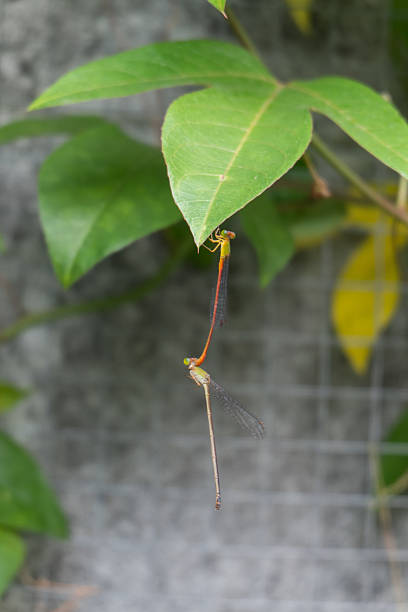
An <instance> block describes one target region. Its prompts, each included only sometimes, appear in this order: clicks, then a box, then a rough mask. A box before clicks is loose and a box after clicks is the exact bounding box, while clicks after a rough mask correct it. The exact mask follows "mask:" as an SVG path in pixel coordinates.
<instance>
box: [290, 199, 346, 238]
mask: <svg viewBox="0 0 408 612" xmlns="http://www.w3.org/2000/svg"><path fill="white" fill-rule="evenodd" d="M298 200H300V198H299V192H295V193H294V194H293V197H292V199H291V202H287V205H282V206H280V207H279V212H280V215H281V217H282V218H283V219H284V220H285V222H286V223H287V225H288V226H289V229H290V233H291V234H292V236H293V239H294V241H295V244H296V246H297V247H299V248H303V247H308V246H314V245H316V244H320V242H321V241H322V240H324V239H325V238H327V237H328V236H331V235H332V234H333V233H334V232H335V231H337V230H339V229H340V227H341V226H342V224H343V222H344V220H345V218H346V207H345V205H344V202H340V201H337V200H333V199H332V198H325V199H324V200H318V201H317V202H315V201H312V200H307V201H305V200H304V198H303V201H298Z"/></svg>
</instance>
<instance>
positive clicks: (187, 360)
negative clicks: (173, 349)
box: [183, 357, 197, 370]
mask: <svg viewBox="0 0 408 612" xmlns="http://www.w3.org/2000/svg"><path fill="white" fill-rule="evenodd" d="M196 361H197V360H196V359H195V358H194V357H184V360H183V363H184V365H186V366H188V369H189V370H191V368H194V366H195V364H196Z"/></svg>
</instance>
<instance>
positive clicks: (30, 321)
mask: <svg viewBox="0 0 408 612" xmlns="http://www.w3.org/2000/svg"><path fill="white" fill-rule="evenodd" d="M189 249H190V240H185V241H183V242H181V243H180V244H179V246H178V248H177V249H176V251H175V252H174V253H173V254H172V255H171V257H169V258H168V259H167V261H166V262H165V263H164V264H163V265H162V267H161V268H160V269H159V270H158V272H156V274H154V275H153V276H151V277H150V278H149V279H147V280H146V281H144V282H143V283H141V284H140V285H139V286H138V287H135V288H134V289H130V290H129V291H125V292H124V293H120V294H119V295H115V296H111V297H107V298H100V299H96V300H89V301H87V302H80V303H79V304H67V305H64V306H59V307H57V308H52V309H51V310H45V311H43V312H34V313H31V314H28V315H24V316H22V317H21V318H20V319H17V321H15V323H13V324H12V325H10V326H9V327H6V328H4V329H3V330H2V331H0V343H3V342H7V341H8V340H12V339H13V338H15V337H16V336H18V335H19V334H21V333H22V332H23V331H25V330H26V329H29V328H30V327H36V326H37V325H43V324H44V323H50V322H51V321H57V320H59V319H65V318H67V317H75V316H77V315H83V314H92V313H95V312H106V311H108V310H114V309H115V308H118V307H119V306H122V304H127V303H129V302H136V301H137V300H140V299H141V298H142V297H143V296H145V295H146V294H147V293H149V292H150V291H152V290H153V289H155V288H156V287H158V286H159V285H161V284H162V282H163V281H164V280H165V279H166V278H167V276H169V275H170V274H171V273H172V272H173V270H175V268H176V267H177V266H178V264H179V263H180V262H181V261H182V260H183V259H184V258H185V256H186V255H187V253H188V251H189Z"/></svg>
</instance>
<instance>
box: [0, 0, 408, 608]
mask: <svg viewBox="0 0 408 612" xmlns="http://www.w3.org/2000/svg"><path fill="white" fill-rule="evenodd" d="M315 5H316V9H317V11H316V15H315V20H314V23H315V30H316V33H317V34H316V35H315V36H313V37H311V38H310V39H305V38H303V37H302V36H301V35H300V34H299V33H298V32H297V31H296V29H295V28H294V26H293V25H292V23H291V22H290V19H289V18H288V16H287V13H286V11H285V8H284V5H283V2H280V1H278V0H269V1H267V0H263V1H261V0H259V1H252V2H251V1H250V0H240V1H239V2H238V1H237V2H234V3H233V6H235V7H236V10H237V12H238V13H239V15H240V16H241V17H242V20H243V21H244V22H245V23H246V24H247V27H248V29H249V31H250V32H251V34H252V35H253V36H254V38H255V40H256V42H257V43H258V44H259V45H260V48H261V49H262V50H263V53H264V57H265V58H266V60H267V62H268V65H269V66H270V67H271V68H272V69H274V70H275V72H276V74H277V75H278V76H279V77H281V78H283V79H288V78H294V77H302V76H307V77H311V76H314V75H316V76H318V75H322V74H327V73H337V74H342V75H346V76H350V77H353V78H361V79H362V80H363V81H364V82H366V83H369V84H371V85H373V86H375V87H376V88H377V89H379V90H390V91H391V92H395V95H398V88H397V86H396V84H395V83H394V81H393V80H392V78H391V77H392V72H391V70H390V66H389V63H388V56H387V27H388V23H389V21H388V20H389V18H390V15H389V3H388V2H384V0H372V1H370V2H368V1H367V2H364V3H362V2H349V3H344V2H341V1H340V0H337V1H332V2H329V3H328V2H323V1H317V2H316V3H315ZM194 37H216V38H221V39H225V40H231V34H230V33H229V31H228V28H227V27H226V24H225V23H224V21H223V19H222V18H221V17H219V16H218V15H217V13H216V11H215V10H214V9H212V8H211V7H210V6H207V5H206V3H205V2H204V0H202V1H199V0H193V2H187V1H182V0H178V1H175V0H152V1H151V2H148V3H145V2H142V1H140V0H133V1H129V0H116V1H109V0H87V2H80V1H78V0H75V1H74V0H70V1H67V2H55V1H52V0H36V1H35V2H33V1H32V0H14V1H11V0H1V3H0V119H1V121H2V123H5V122H6V121H8V120H11V119H13V118H15V117H16V116H17V112H18V111H20V110H21V111H22V110H23V109H24V108H25V107H26V105H27V104H28V103H29V102H30V101H31V100H32V99H33V98H34V97H35V96H36V95H37V94H38V93H40V92H41V91H42V90H43V89H44V88H45V87H46V86H47V85H48V84H49V83H51V82H53V81H54V80H55V79H56V78H57V77H58V76H60V75H61V74H62V73H64V72H65V71H66V70H68V69H69V68H72V67H75V66H77V65H78V64H81V63H84V62H87V61H89V60H91V59H94V58H99V57H101V56H103V55H105V54H111V53H114V52H117V51H120V50H124V49H128V48H132V47H136V46H140V45H142V44H146V43H149V42H152V41H157V40H164V39H186V38H194ZM172 95H173V94H172V93H169V92H161V93H160V94H157V93H152V94H144V95H142V96H139V97H132V98H127V99H123V100H109V101H102V102H98V103H94V104H83V105H81V107H75V108H71V109H70V111H71V112H96V111H97V112H101V113H103V114H104V115H106V116H108V117H110V118H112V119H115V120H118V121H119V122H121V123H122V124H123V125H124V126H125V127H127V128H128V129H129V130H130V131H131V133H132V134H134V135H135V136H136V137H139V138H142V139H144V140H146V141H150V142H155V141H156V140H157V125H158V122H159V121H160V119H161V117H162V116H163V113H164V111H165V108H166V106H167V105H168V103H169V102H170V100H171V98H172ZM320 125H321V129H322V130H323V132H324V133H325V135H326V138H327V139H328V140H329V141H330V142H331V144H332V145H333V146H336V147H337V148H338V150H339V151H340V152H341V153H342V154H344V155H347V156H348V159H349V160H351V161H352V163H354V164H355V165H356V166H357V167H358V169H360V170H361V171H362V172H363V173H364V174H365V175H366V176H367V177H370V178H372V177H375V176H384V172H383V170H382V169H381V168H380V167H379V165H378V164H377V163H376V162H375V161H374V160H373V159H372V158H370V157H369V156H368V155H366V154H363V153H362V152H360V151H358V150H357V148H351V147H350V142H349V141H348V140H347V139H346V138H345V137H344V136H342V135H341V134H340V132H339V131H338V130H336V129H335V128H334V127H333V126H330V125H329V124H328V122H321V123H320ZM56 142H57V141H56V140H55V139H54V140H51V139H44V140H42V139H41V140H37V141H35V142H34V141H22V142H19V143H17V144H15V145H12V146H8V147H3V148H1V149H0V185H1V188H0V225H1V232H2V233H3V234H4V235H5V237H6V242H7V247H8V249H7V253H6V254H5V255H3V256H1V258H0V283H1V292H0V296H1V297H0V300H1V301H0V303H1V308H0V322H1V325H2V326H3V325H5V324H7V323H8V322H11V321H12V320H13V319H14V317H15V316H16V314H18V313H19V312H20V311H22V310H28V311H32V310H37V309H43V308H48V307H52V306H53V305H56V304H60V303H63V302H65V301H75V300H80V299H86V298H88V297H92V296H101V295H106V294H109V293H113V292H117V291H120V290H122V289H124V288H126V287H131V286H134V285H135V284H137V283H139V282H141V281H142V280H143V279H144V278H146V276H148V275H149V274H151V273H153V272H154V270H156V269H157V268H158V267H159V265H160V264H161V263H162V262H163V261H164V259H165V257H166V249H165V246H164V244H163V242H162V241H161V239H160V238H159V237H158V236H153V237H151V238H149V239H145V240H141V241H139V242H138V243H137V244H135V245H133V246H132V247H130V248H128V249H126V250H125V251H123V252H122V253H119V254H117V255H115V256H114V257H112V258H109V259H108V260H107V261H105V262H103V263H102V264H100V265H99V266H98V267H97V268H96V269H95V270H93V271H92V272H91V273H89V274H88V275H87V276H86V278H84V279H83V280H81V281H80V282H79V283H78V284H77V285H76V286H75V287H74V288H73V289H72V290H70V291H69V292H67V293H65V292H64V291H62V289H61V288H60V287H59V285H58V283H57V281H56V279H55V277H54V274H53V272H52V269H51V265H50V262H49V260H48V257H47V253H46V248H45V245H44V239H43V237H42V234H41V230H40V227H39V221H38V215H37V204H36V173H37V171H38V168H39V166H40V165H41V162H42V160H43V159H44V157H45V155H46V154H47V153H48V152H50V151H51V150H52V148H53V147H54V146H55V144H56ZM322 169H323V170H324V171H325V172H327V176H329V178H330V177H332V176H333V175H332V173H331V172H330V171H329V170H327V169H326V168H324V167H322ZM357 242H358V237H356V236H355V235H352V236H342V237H339V238H336V239H333V240H332V241H330V242H329V243H326V244H324V245H323V246H321V247H317V248H315V249H313V250H310V251H306V252H302V253H300V254H298V255H297V256H296V257H295V259H294V260H293V262H292V263H291V264H290V266H289V267H288V269H287V270H286V271H285V272H284V273H282V274H281V275H280V276H279V278H278V279H277V280H276V281H275V282H274V283H273V285H272V286H270V287H269V288H268V289H267V290H266V291H260V290H259V288H258V286H257V283H256V278H255V276H256V261H255V256H254V253H253V252H252V250H251V247H250V245H249V244H248V243H247V241H246V239H245V238H244V237H243V236H242V234H240V235H239V237H238V239H237V240H236V241H235V243H234V244H233V260H232V264H231V270H230V298H229V306H230V308H229V320H228V326H227V327H226V328H225V329H223V330H222V331H220V333H219V334H217V337H216V342H215V344H214V347H213V348H212V350H211V354H210V357H209V359H208V368H209V370H210V371H211V372H213V373H214V377H215V378H216V379H217V380H219V382H221V383H223V384H224V385H225V386H226V387H227V388H228V389H229V390H231V391H233V393H234V394H235V395H236V396H237V397H239V398H240V399H241V400H242V401H243V403H244V404H245V405H246V406H248V408H250V409H251V410H252V411H253V412H255V413H256V414H258V415H259V416H260V417H261V418H262V419H263V420H264V421H265V424H266V428H267V437H266V439H265V440H264V441H262V442H260V443H257V442H256V441H254V440H252V439H250V438H247V437H246V436H245V435H243V434H242V433H241V431H240V430H239V429H238V428H236V427H235V425H234V423H233V422H231V421H230V420H229V419H228V418H227V417H225V416H224V415H223V414H222V410H221V409H218V408H217V410H216V412H217V414H216V418H215V425H216V435H217V443H218V451H219V462H220V468H221V478H222V487H223V505H224V506H223V510H222V511H221V512H218V513H216V512H215V511H214V509H213V504H214V491H213V484H212V475H211V465H210V456H209V443H208V433H207V423H206V417H205V412H204V404H203V397H202V394H201V393H200V390H199V389H197V388H196V387H195V385H193V383H192V382H191V381H189V380H188V379H187V377H186V372H185V368H184V367H183V365H182V359H183V357H184V356H185V355H191V354H195V353H197V351H198V350H199V349H200V347H201V344H202V341H203V339H204V337H205V335H206V332H207V329H208V315H207V311H208V295H209V292H210V289H211V286H212V284H213V281H214V274H215V269H211V270H207V271H200V270H197V269H194V268H192V267H188V266H184V267H182V268H180V269H179V270H178V271H177V272H176V273H175V274H174V275H173V276H172V277H171V279H169V281H168V282H167V283H166V284H165V285H164V286H163V287H161V288H160V289H159V290H158V291H156V292H155V293H154V294H152V295H150V296H149V297H147V298H145V299H143V300H142V301H140V302H138V303H135V304H134V305H129V306H126V307H123V308H122V309H120V310H118V311H116V312H114V313H111V314H108V315H98V316H92V317H88V318H77V319H71V320H66V321H63V322H59V323H57V324H53V325H49V326H46V327H41V328H40V327H39V328H36V329H32V330H30V331H27V332H26V333H24V334H23V335H21V336H20V337H19V338H18V339H17V340H15V341H13V342H12V343H10V344H9V345H6V346H3V347H1V348H0V364H1V378H4V379H10V380H12V381H14V382H16V383H18V384H21V385H23V386H26V387H30V388H31V389H32V390H33V392H32V394H31V395H30V397H29V398H28V399H27V400H26V401H24V403H23V404H21V405H20V407H19V408H17V409H16V410H15V411H14V412H13V413H11V414H10V415H9V416H7V417H5V418H3V419H2V425H3V426H4V427H6V428H7V430H8V431H10V432H12V433H13V435H14V436H15V437H16V438H17V439H18V440H20V441H21V442H22V443H24V444H25V445H26V446H27V447H28V448H29V449H30V450H31V451H32V452H33V453H34V455H35V456H36V457H37V459H38V461H39V462H40V464H41V465H42V467H43V469H44V471H45V473H46V475H47V477H48V478H49V480H50V481H51V482H52V483H53V485H54V486H55V488H56V490H57V492H58V494H59V497H60V499H61V502H62V504H63V506H64V508H65V509H66V512H67V514H68V516H69V518H70V521H71V526H72V537H71V539H70V540H69V541H68V542H62V543H60V542H55V541H52V540H50V539H45V538H41V537H30V538H29V556H28V560H27V564H26V569H27V571H28V572H29V573H31V574H32V575H33V576H34V577H40V576H41V577H45V578H48V579H50V580H54V581H61V582H67V583H75V584H87V585H94V586H96V587H97V588H98V593H97V594H96V595H95V596H93V597H90V598H88V599H86V600H83V602H82V603H81V605H80V607H79V608H78V610H80V611H81V612H96V611H98V612H136V611H139V610H143V611H146V612H159V611H160V612H163V611H166V612H168V611H176V612H182V611H184V610H189V611H191V610H193V611H194V612H204V611H210V610H211V612H244V611H245V612H246V611H248V612H249V611H250V612H264V611H265V612H266V611H268V612H269V611H270V610H274V612H288V611H295V610H296V612H298V611H301V612H323V611H324V612H335V611H336V612H357V611H368V610H369V611H370V612H372V611H375V612H380V611H381V612H386V611H387V612H388V611H389V612H391V610H395V604H394V603H393V596H394V595H393V588H392V582H391V578H390V566H389V563H388V560H387V554H386V551H385V549H384V544H383V534H382V530H381V527H380V526H379V524H378V522H377V520H376V515H375V513H374V512H373V511H372V509H371V502H372V480H371V477H370V458H369V452H368V449H369V446H368V443H371V444H372V443H374V442H375V441H376V440H378V439H380V438H381V436H382V434H383V432H384V431H386V429H387V428H388V426H389V424H390V423H391V422H392V420H393V419H395V418H396V416H397V415H398V414H399V412H400V411H401V410H402V408H403V406H404V404H405V402H406V400H407V396H408V390H407V382H406V381H407V377H406V365H405V364H406V354H407V352H406V351H407V340H406V332H407V317H406V306H407V304H406V301H407V300H406V287H405V286H404V287H403V289H404V292H403V299H402V306H401V308H400V311H399V314H398V316H397V317H396V319H395V321H394V322H393V324H392V326H391V328H390V330H389V331H388V332H387V334H386V335H385V337H384V338H383V340H382V342H381V343H380V344H379V346H378V347H377V350H376V352H375V356H374V361H373V366H372V368H371V369H370V371H369V373H368V374H367V375H366V376H365V377H363V378H357V377H356V376H355V375H353V373H352V372H351V370H350V368H349V366H348V365H347V363H346V361H345V359H344V357H343V355H342V354H341V352H340V349H339V347H338V344H337V341H336V338H335V337H334V334H333V330H332V329H331V326H330V322H329V314H328V313H329V302H330V290H331V288H332V286H333V279H334V278H335V276H336V274H337V272H338V270H339V269H340V267H341V265H342V262H344V260H345V257H346V256H347V254H348V252H350V250H351V248H352V247H353V246H354V245H355V244H356V243H357ZM215 374H216V376H215ZM391 513H392V523H393V530H394V532H395V535H396V537H397V541H398V547H399V552H398V560H399V562H400V565H399V568H400V571H401V575H402V581H405V580H406V579H407V577H408V513H407V501H406V499H405V498H402V499H396V500H394V501H393V504H392V510H391ZM60 603H61V597H60V596H59V595H58V594H57V593H55V592H52V591H44V590H38V589H36V588H32V587H30V586H27V585H25V584H24V583H23V582H22V581H21V580H17V581H16V584H15V585H14V586H13V588H12V589H11V590H10V591H9V592H8V594H7V596H6V598H5V601H4V602H2V604H1V605H0V609H1V611H2V612H40V611H44V610H45V611H47V612H48V610H53V609H55V608H57V606H58V605H59V604H60Z"/></svg>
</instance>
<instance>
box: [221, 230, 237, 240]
mask: <svg viewBox="0 0 408 612" xmlns="http://www.w3.org/2000/svg"><path fill="white" fill-rule="evenodd" d="M220 234H221V236H222V237H223V238H229V239H230V240H234V238H235V232H231V231H230V230H226V229H223V230H221V232H220Z"/></svg>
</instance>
